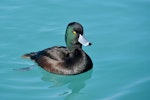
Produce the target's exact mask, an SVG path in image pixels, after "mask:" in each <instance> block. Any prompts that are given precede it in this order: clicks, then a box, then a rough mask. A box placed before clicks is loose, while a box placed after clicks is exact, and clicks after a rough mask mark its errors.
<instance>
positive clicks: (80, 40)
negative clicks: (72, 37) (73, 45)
mask: <svg viewBox="0 0 150 100" xmlns="http://www.w3.org/2000/svg"><path fill="white" fill-rule="evenodd" d="M78 42H79V43H81V44H82V45H84V46H88V45H91V43H90V42H89V41H87V40H86V39H85V38H84V37H83V36H82V35H81V34H79V39H78Z"/></svg>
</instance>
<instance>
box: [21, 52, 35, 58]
mask: <svg viewBox="0 0 150 100" xmlns="http://www.w3.org/2000/svg"><path fill="white" fill-rule="evenodd" d="M35 56H36V52H31V53H28V54H24V55H23V56H22V58H26V59H34V58H35Z"/></svg>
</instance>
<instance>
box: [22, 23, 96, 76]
mask: <svg viewBox="0 0 150 100" xmlns="http://www.w3.org/2000/svg"><path fill="white" fill-rule="evenodd" d="M65 42H66V47H65V46H53V47H50V48H47V49H44V50H41V51H37V52H30V53H27V54H24V55H23V56H22V57H23V58H27V59H30V60H33V61H34V62H36V63H37V64H38V66H40V67H42V68H43V69H45V70H46V71H48V72H50V73H53V74H59V75H76V74H80V73H84V72H87V71H89V70H90V69H92V67H93V62H92V60H91V58H90V57H89V56H88V54H87V53H86V52H85V51H84V50H83V49H82V45H83V46H90V45H92V44H91V43H90V42H89V41H87V39H86V38H85V37H84V36H83V26H82V25H81V24H80V23H78V22H71V23H69V24H68V26H67V28H66V32H65Z"/></svg>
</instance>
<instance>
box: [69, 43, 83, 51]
mask: <svg viewBox="0 0 150 100" xmlns="http://www.w3.org/2000/svg"><path fill="white" fill-rule="evenodd" d="M67 48H68V49H69V50H70V51H72V50H75V49H77V48H82V45H81V44H71V43H70V44H67Z"/></svg>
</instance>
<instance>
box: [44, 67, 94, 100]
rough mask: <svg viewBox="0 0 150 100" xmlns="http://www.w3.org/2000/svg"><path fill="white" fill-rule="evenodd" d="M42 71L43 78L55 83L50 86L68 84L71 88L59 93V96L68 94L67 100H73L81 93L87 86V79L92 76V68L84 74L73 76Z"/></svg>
mask: <svg viewBox="0 0 150 100" xmlns="http://www.w3.org/2000/svg"><path fill="white" fill-rule="evenodd" d="M42 73H43V76H42V80H44V81H49V82H53V85H52V86H50V87H49V88H56V87H62V86H65V85H66V86H67V87H68V89H69V90H68V91H66V92H64V93H61V94H59V95H58V96H64V95H66V97H65V100H71V99H75V98H77V96H78V95H79V94H80V90H81V89H83V88H84V87H85V86H86V81H87V80H88V79H90V78H91V75H92V70H90V71H88V72H85V73H83V74H79V75H71V76H63V75H56V74H51V73H49V72H46V71H44V70H42Z"/></svg>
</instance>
